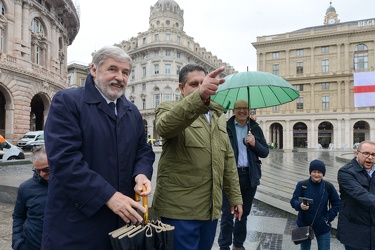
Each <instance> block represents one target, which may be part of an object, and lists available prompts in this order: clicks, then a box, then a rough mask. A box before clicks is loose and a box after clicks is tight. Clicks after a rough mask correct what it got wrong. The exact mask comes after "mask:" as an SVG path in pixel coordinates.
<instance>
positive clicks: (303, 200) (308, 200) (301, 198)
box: [298, 197, 314, 206]
mask: <svg viewBox="0 0 375 250" xmlns="http://www.w3.org/2000/svg"><path fill="white" fill-rule="evenodd" d="M298 200H299V202H302V203H303V204H304V205H306V206H308V205H310V204H314V200H313V199H310V198H306V197H298Z"/></svg>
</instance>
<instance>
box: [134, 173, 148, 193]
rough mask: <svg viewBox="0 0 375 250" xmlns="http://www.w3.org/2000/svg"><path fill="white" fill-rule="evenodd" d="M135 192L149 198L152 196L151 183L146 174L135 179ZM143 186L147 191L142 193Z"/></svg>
mask: <svg viewBox="0 0 375 250" xmlns="http://www.w3.org/2000/svg"><path fill="white" fill-rule="evenodd" d="M134 180H135V187H134V191H135V192H136V193H138V194H139V195H141V196H147V195H149V194H151V191H152V187H151V181H150V180H149V179H148V178H147V177H146V175H144V174H139V175H137V176H136V177H135V179H134ZM143 186H146V191H144V192H142V190H143Z"/></svg>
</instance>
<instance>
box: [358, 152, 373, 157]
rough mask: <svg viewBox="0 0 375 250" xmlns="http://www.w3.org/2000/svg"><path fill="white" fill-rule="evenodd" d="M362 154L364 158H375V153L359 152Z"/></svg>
mask: <svg viewBox="0 0 375 250" xmlns="http://www.w3.org/2000/svg"><path fill="white" fill-rule="evenodd" d="M358 152H360V153H361V154H362V155H363V156H364V157H366V158H368V157H369V156H370V155H371V156H372V158H375V153H372V154H371V153H369V152H361V151H358Z"/></svg>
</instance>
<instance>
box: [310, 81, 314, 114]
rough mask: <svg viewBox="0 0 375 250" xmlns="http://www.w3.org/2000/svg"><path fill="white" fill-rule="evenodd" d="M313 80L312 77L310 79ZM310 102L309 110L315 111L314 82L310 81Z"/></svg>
mask: <svg viewBox="0 0 375 250" xmlns="http://www.w3.org/2000/svg"><path fill="white" fill-rule="evenodd" d="M311 80H313V79H311ZM310 85H311V104H310V107H311V108H310V110H311V112H315V82H311V83H310Z"/></svg>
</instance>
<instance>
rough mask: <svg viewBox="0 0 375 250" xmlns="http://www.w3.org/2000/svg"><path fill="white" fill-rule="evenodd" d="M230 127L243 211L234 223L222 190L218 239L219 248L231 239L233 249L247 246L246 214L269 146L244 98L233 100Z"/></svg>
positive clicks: (227, 245)
mask: <svg viewBox="0 0 375 250" xmlns="http://www.w3.org/2000/svg"><path fill="white" fill-rule="evenodd" d="M227 131H228V136H229V139H230V142H231V144H232V148H233V151H234V156H235V158H236V163H237V170H238V177H239V181H240V188H241V194H242V200H243V215H242V219H241V221H239V220H237V219H236V220H235V222H234V223H233V214H231V212H230V207H229V203H228V199H227V197H226V195H225V193H223V206H222V215H221V225H220V226H221V228H220V235H219V240H218V242H219V246H220V249H229V246H230V245H232V243H233V249H245V248H244V247H243V243H244V242H245V240H246V234H247V230H246V224H247V216H248V215H249V214H250V210H251V206H252V204H253V199H254V196H255V192H256V190H257V186H258V185H259V184H260V181H259V180H260V177H261V161H260V160H259V157H261V158H265V157H267V156H268V153H269V148H268V145H267V142H266V139H265V138H264V135H263V131H262V129H261V128H260V127H259V125H258V123H257V122H256V121H255V120H253V119H251V118H249V105H248V103H247V102H246V101H244V100H239V101H237V102H236V103H235V104H234V116H232V117H231V118H230V119H229V120H228V121H227ZM232 239H233V242H232Z"/></svg>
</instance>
